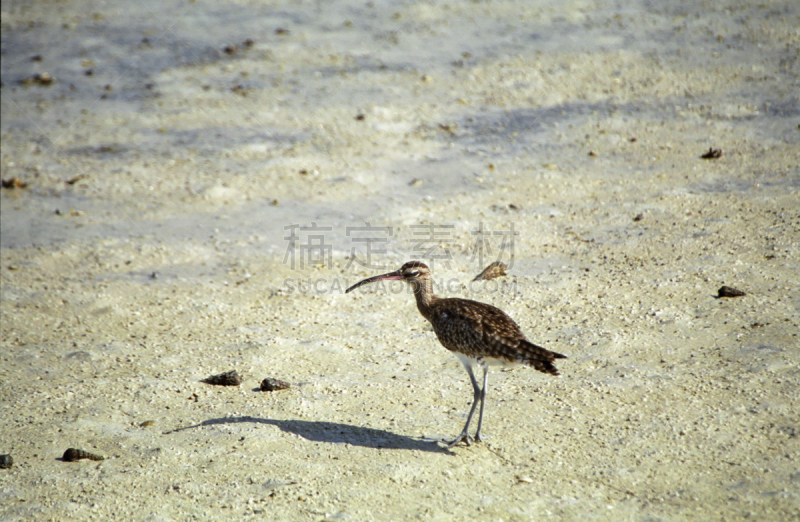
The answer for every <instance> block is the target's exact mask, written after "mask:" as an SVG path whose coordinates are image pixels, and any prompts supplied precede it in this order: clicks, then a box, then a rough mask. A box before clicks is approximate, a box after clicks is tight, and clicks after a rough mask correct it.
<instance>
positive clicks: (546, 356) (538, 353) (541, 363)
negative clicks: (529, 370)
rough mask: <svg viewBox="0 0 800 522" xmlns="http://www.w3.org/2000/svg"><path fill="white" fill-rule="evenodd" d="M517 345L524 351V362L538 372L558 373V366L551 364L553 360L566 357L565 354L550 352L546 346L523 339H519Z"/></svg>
mask: <svg viewBox="0 0 800 522" xmlns="http://www.w3.org/2000/svg"><path fill="white" fill-rule="evenodd" d="M519 347H520V348H522V349H523V350H524V352H525V359H524V363H525V364H528V365H530V366H533V367H534V368H536V369H537V370H539V371H540V372H543V373H549V374H550V375H558V368H556V367H555V366H554V365H553V361H554V360H556V359H566V358H567V356H566V355H561V354H560V353H556V352H551V351H550V350H548V349H547V348H542V347H541V346H537V345H535V344H533V343H532V342H530V341H526V340H524V339H523V340H522V341H520V345H519Z"/></svg>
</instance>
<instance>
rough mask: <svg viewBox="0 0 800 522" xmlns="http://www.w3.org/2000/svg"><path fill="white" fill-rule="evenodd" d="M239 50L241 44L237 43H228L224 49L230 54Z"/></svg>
mask: <svg viewBox="0 0 800 522" xmlns="http://www.w3.org/2000/svg"><path fill="white" fill-rule="evenodd" d="M238 50H239V46H238V45H236V44H230V45H226V46H225V48H224V49H223V51H225V54H230V55H231V56H233V55H234V54H236V52H237V51H238Z"/></svg>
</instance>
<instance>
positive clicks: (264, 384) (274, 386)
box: [261, 377, 290, 391]
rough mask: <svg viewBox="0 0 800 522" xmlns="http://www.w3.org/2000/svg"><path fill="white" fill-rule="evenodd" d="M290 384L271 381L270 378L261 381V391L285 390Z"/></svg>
mask: <svg viewBox="0 0 800 522" xmlns="http://www.w3.org/2000/svg"><path fill="white" fill-rule="evenodd" d="M289 387H290V384H289V383H288V382H286V381H281V380H279V379H273V378H271V377H267V378H266V379H264V380H263V381H261V391H276V390H285V389H286V388H289Z"/></svg>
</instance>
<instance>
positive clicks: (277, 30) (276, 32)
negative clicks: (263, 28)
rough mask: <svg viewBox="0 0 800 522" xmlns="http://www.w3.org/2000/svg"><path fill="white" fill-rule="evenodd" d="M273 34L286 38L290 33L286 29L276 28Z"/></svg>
mask: <svg viewBox="0 0 800 522" xmlns="http://www.w3.org/2000/svg"><path fill="white" fill-rule="evenodd" d="M275 34H278V35H281V36H288V35H289V34H291V31H290V30H288V29H284V28H283V27H278V28H277V29H275Z"/></svg>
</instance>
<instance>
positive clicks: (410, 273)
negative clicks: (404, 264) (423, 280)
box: [408, 270, 419, 276]
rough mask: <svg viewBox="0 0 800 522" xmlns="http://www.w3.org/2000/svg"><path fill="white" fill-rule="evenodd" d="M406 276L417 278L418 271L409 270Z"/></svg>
mask: <svg viewBox="0 0 800 522" xmlns="http://www.w3.org/2000/svg"><path fill="white" fill-rule="evenodd" d="M408 275H410V276H418V275H419V270H411V271H410V272H409V273H408Z"/></svg>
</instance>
